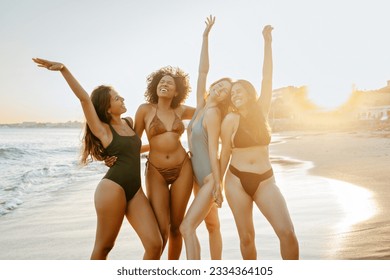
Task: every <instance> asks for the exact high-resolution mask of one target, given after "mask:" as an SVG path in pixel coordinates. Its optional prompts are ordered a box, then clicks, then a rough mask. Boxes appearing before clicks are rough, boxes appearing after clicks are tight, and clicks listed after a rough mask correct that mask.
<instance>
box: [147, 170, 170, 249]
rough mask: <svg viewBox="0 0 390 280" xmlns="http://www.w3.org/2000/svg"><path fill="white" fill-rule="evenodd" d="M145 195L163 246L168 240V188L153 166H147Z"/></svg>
mask: <svg viewBox="0 0 390 280" xmlns="http://www.w3.org/2000/svg"><path fill="white" fill-rule="evenodd" d="M145 181H146V189H147V196H148V198H149V201H150V204H151V206H152V209H153V212H154V215H155V216H156V219H157V223H158V227H159V229H160V233H161V237H162V240H163V248H162V251H161V253H162V252H163V251H164V248H165V246H166V244H167V242H168V235H169V224H170V218H169V216H170V209H169V188H168V186H167V183H166V182H165V180H164V178H163V177H162V176H161V174H160V173H159V172H158V171H157V170H156V169H155V168H153V167H151V166H149V167H148V169H147V173H146V177H145Z"/></svg>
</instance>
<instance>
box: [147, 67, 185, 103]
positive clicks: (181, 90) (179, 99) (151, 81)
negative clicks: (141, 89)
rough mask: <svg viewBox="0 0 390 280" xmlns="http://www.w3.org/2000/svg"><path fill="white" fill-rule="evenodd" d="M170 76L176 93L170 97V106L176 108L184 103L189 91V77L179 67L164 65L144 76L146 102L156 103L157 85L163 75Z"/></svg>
mask: <svg viewBox="0 0 390 280" xmlns="http://www.w3.org/2000/svg"><path fill="white" fill-rule="evenodd" d="M167 75H168V76H171V77H172V78H173V79H174V80H175V84H176V90H177V93H178V95H177V96H175V97H174V98H173V99H172V103H171V107H172V108H177V107H178V106H179V105H181V104H182V103H184V101H185V100H186V99H187V97H188V94H189V93H190V92H191V86H190V81H189V80H190V78H189V76H188V74H187V73H185V72H184V71H183V70H182V69H180V68H179V67H172V66H166V67H163V68H160V69H159V70H157V71H154V72H153V73H151V74H150V75H149V76H148V77H147V78H146V83H147V88H146V91H145V94H144V95H145V99H146V101H147V102H149V103H152V104H157V102H158V95H157V85H158V83H159V82H160V80H161V79H162V78H163V77H164V76H167Z"/></svg>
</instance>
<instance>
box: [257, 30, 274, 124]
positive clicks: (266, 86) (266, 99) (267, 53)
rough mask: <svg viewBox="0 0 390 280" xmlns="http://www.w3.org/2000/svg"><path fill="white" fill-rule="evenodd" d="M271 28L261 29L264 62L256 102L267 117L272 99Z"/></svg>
mask: <svg viewBox="0 0 390 280" xmlns="http://www.w3.org/2000/svg"><path fill="white" fill-rule="evenodd" d="M272 30H273V27H272V26H271V25H266V26H265V27H264V29H263V37H264V61H263V79H262V82H261V93H260V97H259V100H258V103H259V105H260V106H261V109H262V111H263V113H264V115H265V117H267V116H268V113H269V110H270V106H271V99H272V72H273V65H272V64H273V63H272V34H271V32H272Z"/></svg>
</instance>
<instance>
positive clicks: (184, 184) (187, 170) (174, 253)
mask: <svg viewBox="0 0 390 280" xmlns="http://www.w3.org/2000/svg"><path fill="white" fill-rule="evenodd" d="M192 185H193V175H192V165H191V161H189V160H187V161H186V162H185V163H184V165H183V167H182V170H181V173H180V176H179V178H177V180H176V181H175V182H174V183H173V184H172V186H171V190H170V201H171V204H170V208H171V212H170V213H171V216H170V221H171V227H170V233H169V248H168V259H170V260H177V259H179V258H180V254H181V249H182V244H183V239H182V235H181V233H180V230H179V227H180V224H181V223H182V221H183V217H184V214H185V211H186V209H187V204H188V200H189V199H190V196H191V192H192Z"/></svg>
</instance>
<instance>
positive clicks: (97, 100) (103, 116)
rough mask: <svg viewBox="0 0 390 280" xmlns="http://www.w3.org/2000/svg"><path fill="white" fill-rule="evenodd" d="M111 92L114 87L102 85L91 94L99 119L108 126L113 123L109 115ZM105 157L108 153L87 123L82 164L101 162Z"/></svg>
mask: <svg viewBox="0 0 390 280" xmlns="http://www.w3.org/2000/svg"><path fill="white" fill-rule="evenodd" d="M111 90H112V87H110V86H105V85H101V86H98V87H97V88H95V89H94V90H93V91H92V93H91V101H92V103H93V107H95V110H96V113H97V115H98V117H99V119H100V120H101V121H102V122H104V123H106V124H109V123H110V121H111V115H110V114H109V113H108V109H109V108H110V106H111V95H110V92H111ZM105 157H106V151H105V149H104V147H103V145H102V143H101V142H100V140H99V139H98V138H97V137H96V136H95V135H93V133H92V131H91V129H90V128H89V126H88V124H87V123H85V128H84V137H83V148H82V151H81V163H82V164H87V163H88V162H90V161H93V160H99V161H101V160H104V158H105Z"/></svg>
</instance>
